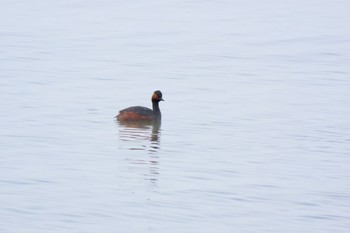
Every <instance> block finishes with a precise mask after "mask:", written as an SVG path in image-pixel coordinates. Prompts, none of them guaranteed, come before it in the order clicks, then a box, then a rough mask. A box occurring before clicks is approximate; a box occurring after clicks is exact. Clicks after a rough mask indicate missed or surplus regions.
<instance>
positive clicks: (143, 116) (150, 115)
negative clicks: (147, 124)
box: [116, 90, 164, 122]
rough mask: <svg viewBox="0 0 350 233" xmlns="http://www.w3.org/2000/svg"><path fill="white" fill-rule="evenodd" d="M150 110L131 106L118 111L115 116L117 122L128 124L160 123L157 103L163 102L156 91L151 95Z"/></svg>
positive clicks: (159, 92) (159, 93) (160, 116)
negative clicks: (135, 122)
mask: <svg viewBox="0 0 350 233" xmlns="http://www.w3.org/2000/svg"><path fill="white" fill-rule="evenodd" d="M151 100H152V109H150V108H146V107H142V106H133V107H129V108H125V109H123V110H120V111H119V114H118V115H117V116H116V118H117V120H118V121H119V122H129V121H160V120H161V119H162V114H161V112H160V109H159V102H160V101H164V99H163V95H162V92H161V91H159V90H157V91H155V92H153V94H152V98H151Z"/></svg>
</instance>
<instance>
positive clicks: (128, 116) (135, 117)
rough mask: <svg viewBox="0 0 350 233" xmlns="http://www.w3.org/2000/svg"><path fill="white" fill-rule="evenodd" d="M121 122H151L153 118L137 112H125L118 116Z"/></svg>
mask: <svg viewBox="0 0 350 233" xmlns="http://www.w3.org/2000/svg"><path fill="white" fill-rule="evenodd" d="M117 119H118V120H119V121H151V120H152V116H145V115H141V114H138V113H135V112H128V111H123V112H121V113H119V115H118V116H117Z"/></svg>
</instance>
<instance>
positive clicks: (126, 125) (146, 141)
mask: <svg viewBox="0 0 350 233" xmlns="http://www.w3.org/2000/svg"><path fill="white" fill-rule="evenodd" d="M117 123H118V124H119V126H120V129H119V136H120V140H121V141H124V142H130V145H129V146H130V147H129V149H130V150H148V151H149V152H151V153H154V152H157V151H158V150H159V141H160V126H161V122H160V121H153V122H142V121H141V122H118V121H117Z"/></svg>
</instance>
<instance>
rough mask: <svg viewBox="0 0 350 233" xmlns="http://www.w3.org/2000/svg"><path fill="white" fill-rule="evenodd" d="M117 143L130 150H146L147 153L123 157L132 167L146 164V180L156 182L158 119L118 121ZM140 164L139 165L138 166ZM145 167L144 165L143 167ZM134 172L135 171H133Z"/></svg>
mask: <svg viewBox="0 0 350 233" xmlns="http://www.w3.org/2000/svg"><path fill="white" fill-rule="evenodd" d="M116 123H117V124H118V125H119V139H120V142H119V145H120V146H121V148H125V147H126V149H128V150H131V151H138V150H139V151H147V152H148V155H146V154H144V153H142V154H139V156H130V154H129V153H127V156H126V157H125V158H124V159H125V160H126V161H127V162H128V163H129V164H131V165H137V166H136V167H134V166H132V168H133V169H140V168H142V167H144V165H146V167H147V170H149V171H148V172H146V173H143V175H144V178H145V179H146V180H149V181H151V183H152V185H155V184H156V181H157V177H158V173H159V172H158V169H159V167H158V163H159V157H158V155H157V153H156V152H158V151H159V148H160V126H161V122H160V121H154V122H119V121H116ZM140 165H141V166H140ZM144 168H145V167H144ZM133 173H134V174H135V172H133Z"/></svg>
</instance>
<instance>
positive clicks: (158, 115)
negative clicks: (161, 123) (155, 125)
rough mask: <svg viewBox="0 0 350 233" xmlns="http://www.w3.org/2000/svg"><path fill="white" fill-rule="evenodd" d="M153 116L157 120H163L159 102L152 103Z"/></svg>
mask: <svg viewBox="0 0 350 233" xmlns="http://www.w3.org/2000/svg"><path fill="white" fill-rule="evenodd" d="M152 107H153V115H154V116H155V117H156V118H161V113H160V109H159V101H152Z"/></svg>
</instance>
